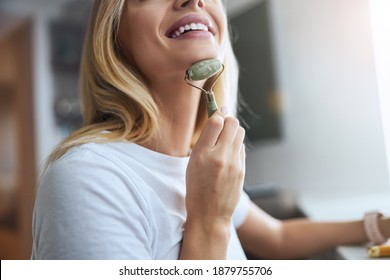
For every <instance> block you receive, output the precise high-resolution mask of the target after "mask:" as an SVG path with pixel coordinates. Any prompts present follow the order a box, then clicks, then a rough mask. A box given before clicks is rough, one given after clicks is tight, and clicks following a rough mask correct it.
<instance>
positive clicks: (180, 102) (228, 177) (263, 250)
mask: <svg viewBox="0 0 390 280" xmlns="http://www.w3.org/2000/svg"><path fill="white" fill-rule="evenodd" d="M189 14H201V15H204V16H206V17H207V18H209V19H210V21H211V22H212V24H213V26H214V28H215V34H214V35H213V36H203V37H199V36H195V35H194V36H192V35H189V36H187V37H185V39H183V38H182V39H180V40H178V39H172V38H169V37H167V36H166V32H167V30H168V29H169V27H170V26H172V24H173V23H174V22H176V21H177V20H179V19H180V18H182V17H184V16H186V15H189ZM225 30H226V19H225V15H224V10H223V7H222V5H221V1H220V0H208V1H207V0H204V1H198V0H196V1H195V0H194V1H191V0H190V1H185V0H144V1H141V0H128V1H127V3H126V6H125V9H124V12H123V15H122V18H121V24H120V30H119V39H120V42H121V45H122V48H123V52H124V54H125V55H126V57H127V59H128V60H130V61H131V62H132V63H134V64H135V65H137V67H138V69H139V71H140V72H141V73H142V74H143V76H144V77H145V79H146V80H147V83H148V85H149V87H150V89H151V92H152V94H153V96H154V97H155V99H156V100H157V102H158V104H159V107H160V109H161V123H160V129H159V132H158V133H157V134H156V135H155V136H154V137H153V138H152V139H151V140H150V141H149V142H147V143H142V145H143V146H144V147H146V148H148V149H151V150H154V151H157V152H160V153H164V154H167V155H172V156H178V157H181V156H187V155H188V153H189V151H190V144H191V138H192V133H193V131H194V127H195V121H196V114H197V108H198V105H199V102H200V98H201V93H200V92H199V91H198V90H196V89H194V88H192V87H189V86H188V85H187V84H186V83H185V82H184V80H183V77H184V73H185V71H186V69H187V68H188V67H189V66H190V65H191V64H192V63H194V62H196V61H199V60H202V59H208V58H217V57H218V56H219V55H220V54H221V52H222V51H223V50H222V45H223V44H222V41H223V38H224V36H227V34H225ZM199 85H200V86H201V84H199ZM244 135H245V131H244V129H243V128H242V127H241V126H240V125H239V122H238V121H237V119H236V118H234V117H231V116H225V115H224V114H223V113H222V112H221V111H218V112H216V113H215V114H214V115H213V116H212V117H211V118H210V119H209V120H208V122H207V123H206V126H205V128H204V130H203V132H202V134H201V136H200V139H199V141H198V142H197V143H196V145H195V147H194V148H193V149H192V152H191V156H190V161H189V165H188V168H187V182H186V183H187V186H186V187H187V196H186V207H187V222H186V225H185V232H184V237H183V243H182V248H181V253H180V258H181V259H225V258H226V255H227V246H228V242H229V238H230V221H231V216H232V214H233V211H234V209H235V206H236V205H237V203H238V201H239V197H240V193H241V190H242V186H243V180H244V175H245V148H244V145H243V140H244ZM199 174H201V176H199ZM199 205H201V207H199ZM205 205H207V207H205ZM380 227H381V230H382V232H383V233H384V234H385V235H386V236H387V237H390V220H389V219H388V218H383V219H381V221H380ZM237 233H238V236H239V238H240V241H241V243H242V245H243V247H244V249H246V250H247V251H248V252H250V253H251V254H253V255H254V256H258V257H262V258H275V259H276V258H282V259H285V258H302V257H305V256H309V255H311V254H315V253H318V252H321V251H322V250H325V249H327V248H331V247H333V246H337V245H340V244H352V243H361V242H366V241H368V240H367V237H366V234H365V232H364V227H363V222H362V221H350V222H345V223H319V222H313V221H310V220H307V219H300V220H290V221H279V220H277V219H274V218H273V217H271V216H270V215H268V214H267V213H265V212H264V211H263V210H261V209H260V208H259V207H257V206H256V205H255V204H253V203H251V205H250V210H249V214H248V216H247V218H246V220H245V222H244V223H243V224H242V226H241V227H240V228H239V229H238V230H237Z"/></svg>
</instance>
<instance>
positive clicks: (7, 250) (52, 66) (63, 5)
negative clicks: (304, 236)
mask: <svg viewBox="0 0 390 280" xmlns="http://www.w3.org/2000/svg"><path fill="white" fill-rule="evenodd" d="M92 2H93V1H92V0H83V1H76V0H0V259H28V258H29V257H30V253H31V213H32V208H33V203H34V196H35V192H36V188H37V182H38V181H39V175H40V173H41V172H42V167H43V164H44V162H45V159H46V157H47V156H48V154H49V153H50V151H51V150H52V149H53V148H54V146H55V145H56V144H57V143H58V142H59V141H61V139H63V138H64V137H65V136H66V135H68V134H69V132H71V131H73V130H74V129H76V128H77V127H79V126H80V124H81V122H82V119H81V115H80V105H79V97H78V74H79V70H78V68H79V62H80V55H81V48H82V44H83V37H84V34H85V31H86V27H87V21H88V15H89V13H90V8H91V4H92ZM226 2H227V12H228V16H229V20H230V22H231V31H232V36H233V42H234V49H235V52H236V55H237V57H238V60H239V63H240V68H241V78H240V96H241V99H242V101H243V102H242V103H244V105H242V106H241V107H240V109H239V117H240V119H241V121H242V123H243V124H244V125H246V126H247V137H248V144H247V147H248V152H247V178H246V183H245V185H246V187H245V188H246V190H247V192H248V193H249V194H250V195H251V197H252V198H253V199H254V200H256V201H257V202H258V203H259V204H261V206H263V207H264V208H266V210H267V211H269V212H270V213H271V214H272V215H274V216H276V217H279V218H289V217H293V216H295V215H297V213H298V212H299V213H301V214H312V213H315V215H314V216H315V217H318V218H328V217H331V218H335V217H336V218H337V217H340V218H345V217H348V218H350V217H355V216H356V217H360V216H361V212H362V211H364V210H371V209H369V208H373V207H374V208H376V209H377V208H385V210H386V209H388V210H389V211H390V209H389V208H388V205H390V199H389V198H390V195H389V192H390V187H389V175H388V174H389V172H388V164H387V160H388V158H390V157H387V152H388V151H389V149H390V144H388V147H386V143H389V141H388V139H389V136H388V133H389V132H390V129H389V128H388V127H389V122H390V118H389V116H388V114H389V113H388V112H390V108H389V107H390V106H389V104H390V102H389V97H387V96H388V95H389V93H390V88H389V82H388V81H387V80H388V78H386V77H388V76H389V75H388V74H389V72H390V69H389V66H390V60H389V54H387V51H386V50H389V49H390V46H389V44H388V38H387V37H388V34H390V33H389V32H385V31H384V29H383V26H384V25H383V24H382V21H381V20H383V19H384V18H385V17H387V16H385V15H386V14H385V15H384V14H383V11H388V12H390V7H389V1H386V0H384V1H381V0H294V1H289V0H245V1H244V0H243V1H234V0H228V1H226ZM387 14H388V13H387ZM387 26H389V25H387ZM386 44H387V45H386ZM386 46H388V48H386ZM386 139H387V140H386ZM356 198H359V199H356ZM332 205H333V206H334V205H337V206H338V207H332ZM346 205H349V206H350V208H349V209H350V211H349V212H347V213H346V212H344V215H340V207H343V208H345V207H346ZM386 207H387V208H386Z"/></svg>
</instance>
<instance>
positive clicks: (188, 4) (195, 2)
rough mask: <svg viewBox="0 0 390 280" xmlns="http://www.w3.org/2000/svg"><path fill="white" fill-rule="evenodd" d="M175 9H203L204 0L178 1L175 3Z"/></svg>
mask: <svg viewBox="0 0 390 280" xmlns="http://www.w3.org/2000/svg"><path fill="white" fill-rule="evenodd" d="M175 6H176V8H178V9H180V8H181V9H182V8H204V7H205V6H206V3H205V1H204V0H178V1H176V5H175Z"/></svg>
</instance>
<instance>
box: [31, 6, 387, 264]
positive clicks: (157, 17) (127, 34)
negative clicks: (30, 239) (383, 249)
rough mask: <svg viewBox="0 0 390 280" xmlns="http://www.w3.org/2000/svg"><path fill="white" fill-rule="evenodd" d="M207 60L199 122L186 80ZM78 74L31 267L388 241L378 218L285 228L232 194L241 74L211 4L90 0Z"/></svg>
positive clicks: (240, 174) (37, 222) (279, 254)
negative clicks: (209, 101) (73, 124)
mask: <svg viewBox="0 0 390 280" xmlns="http://www.w3.org/2000/svg"><path fill="white" fill-rule="evenodd" d="M208 58H218V59H220V60H221V61H223V62H224V65H225V68H226V71H225V72H224V73H223V74H222V78H221V79H220V80H219V82H218V84H217V85H216V87H215V89H214V92H215V93H216V99H217V102H218V104H219V105H223V107H222V109H221V110H219V111H217V112H216V113H214V114H213V115H212V116H211V117H210V118H209V119H208V118H207V113H206V112H205V106H204V105H205V104H204V100H203V99H202V95H201V92H199V91H198V90H196V89H194V88H193V87H190V86H188V85H187V84H186V83H185V82H184V79H183V78H184V73H185V71H186V69H187V68H188V67H189V66H190V65H191V64H192V63H194V62H196V61H199V60H203V59H208ZM81 70H82V71H81V85H82V101H83V114H84V120H85V124H84V126H83V127H82V128H81V129H80V130H78V131H76V132H75V133H73V134H72V135H71V136H70V137H69V138H68V139H66V140H65V141H64V142H63V143H62V144H61V145H60V146H59V147H58V148H57V149H56V150H55V151H54V152H53V154H52V155H51V157H50V159H49V164H48V167H47V170H46V172H45V174H44V176H43V179H42V183H41V186H40V188H39V192H38V195H37V200H36V206H35V210H34V221H33V233H34V244H33V253H32V258H33V259H226V258H229V259H244V258H245V254H244V250H243V248H244V249H245V250H246V251H247V252H249V253H251V254H252V255H254V256H257V257H261V258H284V259H285V258H302V257H305V256H308V255H311V254H314V253H317V252H320V251H322V250H324V249H327V248H330V247H332V246H336V245H339V244H351V243H361V242H366V241H369V237H370V238H371V239H375V241H378V242H382V241H384V240H385V239H387V238H389V237H390V220H389V219H388V218H386V219H385V218H382V217H378V216H375V217H374V216H372V218H370V217H371V216H370V217H368V219H367V221H370V222H372V221H374V226H378V228H376V227H374V229H377V231H373V230H372V229H373V228H372V227H368V228H367V229H366V230H365V227H364V225H367V224H368V222H366V223H364V222H363V221H351V222H346V223H315V222H311V221H309V220H306V219H303V220H292V221H286V222H282V221H279V220H276V219H274V218H272V217H271V216H269V215H268V214H266V213H265V212H263V211H262V210H261V209H259V208H258V207H257V206H255V205H254V204H253V203H252V202H250V201H249V199H248V197H247V195H245V194H244V193H242V186H243V179H244V174H245V147H244V145H243V139H244V134H245V133H244V129H243V128H242V127H240V125H239V123H238V121H237V120H236V119H235V118H234V117H232V116H230V115H228V114H229V113H230V114H231V115H234V114H235V111H234V108H235V105H236V102H235V100H236V92H237V80H238V79H237V76H238V74H237V73H238V70H237V64H236V61H235V59H234V55H233V53H232V48H231V44H230V40H229V38H228V32H227V19H226V14H225V12H224V8H223V5H222V3H221V0H189V1H185V0H146V1H141V0H127V1H125V0H110V1H108V0H96V1H95V5H94V10H93V14H92V20H91V24H90V29H89V32H88V35H87V38H86V42H85V47H84V53H83V60H82V68H81ZM197 86H200V87H202V86H206V85H204V84H202V83H201V82H198V83H197ZM367 234H368V235H367ZM375 234H376V235H375ZM368 236H369V237H368Z"/></svg>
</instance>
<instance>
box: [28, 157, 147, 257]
mask: <svg viewBox="0 0 390 280" xmlns="http://www.w3.org/2000/svg"><path fill="white" fill-rule="evenodd" d="M81 154H82V155H80V152H79V153H77V154H76V155H74V156H73V155H67V156H65V158H62V159H60V160H58V161H57V162H55V163H54V164H53V165H52V166H51V167H50V168H49V169H48V171H47V172H46V174H45V175H44V177H43V180H42V183H41V185H40V187H39V190H38V194H37V198H36V204H35V208H34V214H33V252H32V257H31V258H32V259H144V260H146V259H151V258H152V253H151V252H152V250H151V248H150V245H148V244H151V242H150V240H149V238H150V229H149V228H150V225H149V221H148V206H147V204H146V203H145V201H144V200H143V198H142V196H141V195H140V193H139V192H137V189H136V187H135V186H131V185H129V182H131V180H130V181H129V178H128V176H126V174H124V172H122V171H121V169H120V168H119V167H117V166H115V165H114V164H113V163H112V162H110V161H109V160H106V159H105V158H104V157H102V156H100V155H97V154H95V153H94V152H92V151H88V150H87V151H84V152H83V153H81Z"/></svg>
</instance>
